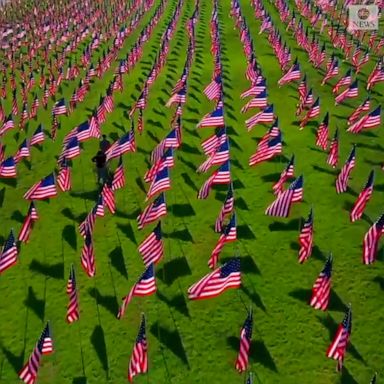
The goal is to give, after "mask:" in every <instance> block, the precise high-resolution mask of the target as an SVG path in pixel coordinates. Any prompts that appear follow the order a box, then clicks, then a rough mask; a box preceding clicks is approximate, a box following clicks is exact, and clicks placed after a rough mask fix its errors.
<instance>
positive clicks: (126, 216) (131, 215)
mask: <svg viewBox="0 0 384 384" xmlns="http://www.w3.org/2000/svg"><path fill="white" fill-rule="evenodd" d="M140 213H141V210H140V209H139V208H137V209H135V210H134V211H133V212H132V213H126V212H123V211H121V210H120V209H116V213H115V216H117V217H121V218H122V219H130V220H136V219H137V216H139V214H140Z"/></svg>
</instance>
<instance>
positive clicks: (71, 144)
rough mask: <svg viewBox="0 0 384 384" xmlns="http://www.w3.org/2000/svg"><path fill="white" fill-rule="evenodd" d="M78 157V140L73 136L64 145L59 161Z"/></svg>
mask: <svg viewBox="0 0 384 384" xmlns="http://www.w3.org/2000/svg"><path fill="white" fill-rule="evenodd" d="M79 155H80V146H79V140H78V138H77V136H73V137H71V138H70V139H69V140H68V141H67V142H66V143H65V144H64V147H63V149H62V151H61V154H60V157H59V161H61V160H62V159H63V158H64V157H65V158H66V159H68V160H69V159H74V158H75V157H77V156H79Z"/></svg>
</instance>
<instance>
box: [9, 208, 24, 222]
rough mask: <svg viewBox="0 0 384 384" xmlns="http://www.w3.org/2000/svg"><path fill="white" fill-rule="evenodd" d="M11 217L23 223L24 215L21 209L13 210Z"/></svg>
mask: <svg viewBox="0 0 384 384" xmlns="http://www.w3.org/2000/svg"><path fill="white" fill-rule="evenodd" d="M11 219H12V220H15V221H17V222H18V223H23V222H24V215H23V214H22V213H21V212H20V211H19V210H16V211H13V213H12V216H11Z"/></svg>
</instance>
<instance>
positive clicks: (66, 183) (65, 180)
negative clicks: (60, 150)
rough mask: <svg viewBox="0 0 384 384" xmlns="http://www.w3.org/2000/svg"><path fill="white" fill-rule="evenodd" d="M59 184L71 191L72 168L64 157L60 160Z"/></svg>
mask: <svg viewBox="0 0 384 384" xmlns="http://www.w3.org/2000/svg"><path fill="white" fill-rule="evenodd" d="M57 185H58V186H59V188H60V189H61V190H62V191H63V192H66V191H69V190H71V188H72V184H71V168H70V166H69V165H68V162H67V159H66V158H65V157H64V158H63V159H62V160H61V161H60V169H59V174H58V176H57Z"/></svg>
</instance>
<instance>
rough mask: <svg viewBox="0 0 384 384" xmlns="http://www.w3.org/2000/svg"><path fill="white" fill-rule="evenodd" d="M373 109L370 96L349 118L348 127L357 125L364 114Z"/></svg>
mask: <svg viewBox="0 0 384 384" xmlns="http://www.w3.org/2000/svg"><path fill="white" fill-rule="evenodd" d="M370 108H371V99H370V97H369V96H368V97H367V98H366V99H365V100H364V101H363V103H361V104H360V105H359V106H358V107H357V108H356V109H355V110H354V111H353V113H352V115H351V116H349V118H348V125H351V124H353V123H355V122H356V121H357V120H358V119H359V116H360V114H361V113H362V112H367V111H369V109H370Z"/></svg>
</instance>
